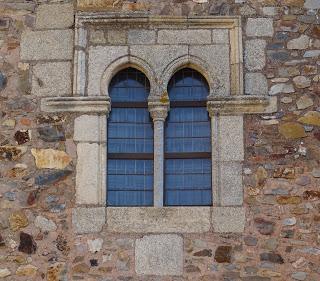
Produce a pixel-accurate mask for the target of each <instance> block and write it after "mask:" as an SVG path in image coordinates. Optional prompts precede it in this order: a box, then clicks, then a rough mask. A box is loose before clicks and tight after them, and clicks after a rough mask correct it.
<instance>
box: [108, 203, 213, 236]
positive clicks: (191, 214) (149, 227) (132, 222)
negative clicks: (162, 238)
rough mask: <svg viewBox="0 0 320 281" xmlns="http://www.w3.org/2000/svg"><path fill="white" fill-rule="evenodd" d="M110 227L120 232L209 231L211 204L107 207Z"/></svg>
mask: <svg viewBox="0 0 320 281" xmlns="http://www.w3.org/2000/svg"><path fill="white" fill-rule="evenodd" d="M107 229H108V231H112V232H120V233H129V232H133V233H173V232H175V233H176V232H181V233H201V232H208V231H209V230H210V207H163V208H156V207H121V208H113V207H108V208H107Z"/></svg>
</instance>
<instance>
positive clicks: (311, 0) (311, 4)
mask: <svg viewBox="0 0 320 281" xmlns="http://www.w3.org/2000/svg"><path fill="white" fill-rule="evenodd" d="M304 7H305V8H306V9H320V3H319V1H318V0H306V2H305V3H304Z"/></svg>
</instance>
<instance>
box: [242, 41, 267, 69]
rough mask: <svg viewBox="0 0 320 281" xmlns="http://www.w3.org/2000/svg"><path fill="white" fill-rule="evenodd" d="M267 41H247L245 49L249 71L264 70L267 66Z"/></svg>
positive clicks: (246, 64)
mask: <svg viewBox="0 0 320 281" xmlns="http://www.w3.org/2000/svg"><path fill="white" fill-rule="evenodd" d="M265 48H266V41H265V40H261V39H254V40H247V41H246V47H245V66H246V68H247V69H248V70H250V71H254V70H262V69H263V68H264V67H265V65H266V55H265Z"/></svg>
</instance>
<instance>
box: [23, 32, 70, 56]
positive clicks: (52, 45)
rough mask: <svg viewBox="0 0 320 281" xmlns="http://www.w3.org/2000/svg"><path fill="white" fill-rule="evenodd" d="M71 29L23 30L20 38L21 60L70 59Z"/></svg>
mask: <svg viewBox="0 0 320 281" xmlns="http://www.w3.org/2000/svg"><path fill="white" fill-rule="evenodd" d="M72 42H73V32H72V30H50V31H25V32H23V33H22V38H21V52H20V56H21V59H22V60H55V59H60V60H71V59H72V56H73V44H72Z"/></svg>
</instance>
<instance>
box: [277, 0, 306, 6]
mask: <svg viewBox="0 0 320 281" xmlns="http://www.w3.org/2000/svg"><path fill="white" fill-rule="evenodd" d="M281 2H282V5H284V6H290V7H303V4H304V0H282V1H281Z"/></svg>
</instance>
